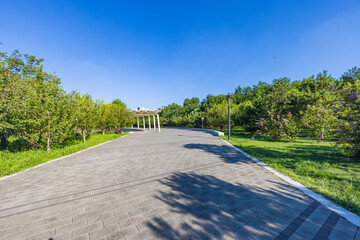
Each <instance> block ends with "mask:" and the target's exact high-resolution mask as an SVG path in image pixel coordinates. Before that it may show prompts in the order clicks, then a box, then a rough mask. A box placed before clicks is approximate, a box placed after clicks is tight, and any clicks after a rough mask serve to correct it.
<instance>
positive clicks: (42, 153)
mask: <svg viewBox="0 0 360 240" xmlns="http://www.w3.org/2000/svg"><path fill="white" fill-rule="evenodd" d="M125 135H128V133H123V134H121V135H120V134H115V133H110V134H105V135H102V134H96V135H93V136H92V137H91V138H90V139H88V140H87V141H86V143H83V142H82V140H76V141H74V144H71V145H68V146H65V147H61V148H59V147H58V148H53V149H51V151H50V152H47V151H46V149H34V150H28V151H22V152H16V153H11V152H2V151H0V179H1V178H2V177H4V176H9V175H12V174H15V173H19V172H23V171H26V170H28V169H31V168H33V167H35V166H37V165H39V164H42V163H46V162H49V161H51V160H55V159H57V158H61V157H65V156H67V155H71V154H74V153H77V152H79V151H82V150H85V149H88V148H90V147H94V146H97V145H99V144H102V143H106V142H109V141H112V140H115V139H117V138H120V137H122V136H125Z"/></svg>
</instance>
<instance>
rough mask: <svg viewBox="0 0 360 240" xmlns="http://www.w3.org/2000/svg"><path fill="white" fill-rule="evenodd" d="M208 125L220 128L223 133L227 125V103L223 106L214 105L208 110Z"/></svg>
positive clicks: (222, 104)
mask: <svg viewBox="0 0 360 240" xmlns="http://www.w3.org/2000/svg"><path fill="white" fill-rule="evenodd" d="M206 115H207V118H208V123H209V124H210V125H212V126H214V127H220V129H221V131H222V130H223V127H224V126H225V125H226V124H227V118H228V107H227V104H226V103H225V102H223V103H221V104H214V105H213V106H212V107H211V108H209V109H208V110H207V114H206Z"/></svg>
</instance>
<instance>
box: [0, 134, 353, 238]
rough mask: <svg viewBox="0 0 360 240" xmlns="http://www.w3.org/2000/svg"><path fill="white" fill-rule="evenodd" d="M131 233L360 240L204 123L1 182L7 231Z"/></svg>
mask: <svg viewBox="0 0 360 240" xmlns="http://www.w3.org/2000/svg"><path fill="white" fill-rule="evenodd" d="M356 232H358V233H357V235H356ZM125 238H126V239H128V240H130V239H327V238H329V239H342V240H346V239H351V240H354V239H356V240H359V239H360V232H359V231H358V229H357V227H356V226H354V225H353V224H351V223H349V222H348V221H347V220H345V219H343V218H341V217H340V216H339V215H337V214H336V213H334V212H332V211H330V210H328V209H327V208H326V207H324V206H322V205H320V204H319V203H318V202H316V201H314V200H313V199H311V198H309V197H307V196H304V195H303V194H302V193H301V192H299V191H297V190H296V189H294V188H293V187H291V186H289V185H287V184H286V183H285V182H283V181H282V180H280V179H279V178H278V177H276V176H274V175H273V174H271V173H269V172H267V171H265V170H264V169H262V168H261V167H259V166H258V165H256V164H255V163H253V162H252V161H250V160H248V159H247V158H246V157H244V156H242V155H241V154H240V153H238V152H236V151H235V150H234V149H233V148H231V147H229V146H227V145H225V144H224V143H223V142H221V141H220V140H219V139H218V138H217V137H214V136H212V135H211V134H209V133H205V132H202V131H190V130H174V129H172V130H166V129H165V130H164V131H162V132H161V133H155V132H144V133H136V134H133V135H130V136H126V137H124V138H120V139H118V140H115V141H113V142H111V143H108V144H105V145H102V146H100V147H97V148H94V149H91V150H88V151H85V152H82V153H80V154H77V155H74V156H71V157H68V158H65V159H63V160H60V161H56V162H52V163H49V164H46V165H44V166H41V167H39V168H35V169H32V170H30V171H28V172H25V173H22V174H20V175H17V176H14V177H11V178H8V179H5V180H2V181H0V239H55V240H58V239H97V240H98V239H125Z"/></svg>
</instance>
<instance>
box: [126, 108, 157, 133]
mask: <svg viewBox="0 0 360 240" xmlns="http://www.w3.org/2000/svg"><path fill="white" fill-rule="evenodd" d="M159 112H160V110H149V109H145V110H132V111H131V113H132V115H133V116H134V117H136V119H137V128H138V129H140V126H139V117H142V118H143V126H144V130H146V121H145V117H148V120H149V125H148V127H149V128H148V129H149V130H151V116H152V117H153V120H154V131H158V132H160V131H161V129H160V117H159ZM155 116H156V117H157V126H156V117H155Z"/></svg>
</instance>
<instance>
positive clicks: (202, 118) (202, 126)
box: [201, 117, 204, 129]
mask: <svg viewBox="0 0 360 240" xmlns="http://www.w3.org/2000/svg"><path fill="white" fill-rule="evenodd" d="M201 129H204V117H201Z"/></svg>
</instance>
